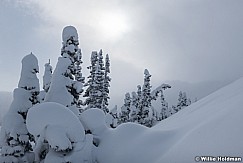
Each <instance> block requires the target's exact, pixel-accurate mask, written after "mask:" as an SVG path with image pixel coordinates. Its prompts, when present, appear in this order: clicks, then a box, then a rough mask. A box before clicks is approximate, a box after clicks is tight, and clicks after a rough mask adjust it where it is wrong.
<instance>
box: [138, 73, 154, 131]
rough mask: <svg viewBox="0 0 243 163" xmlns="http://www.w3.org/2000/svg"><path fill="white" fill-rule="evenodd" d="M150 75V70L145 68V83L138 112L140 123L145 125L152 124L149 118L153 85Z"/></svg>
mask: <svg viewBox="0 0 243 163" xmlns="http://www.w3.org/2000/svg"><path fill="white" fill-rule="evenodd" d="M150 77H151V75H150V74H149V71H148V70H147V69H145V70H144V83H143V88H142V94H141V106H140V108H139V112H138V121H139V123H140V124H143V125H145V126H150V124H149V123H150V122H149V120H148V114H149V109H150V107H151V100H152V96H151V87H152V86H151V85H150Z"/></svg>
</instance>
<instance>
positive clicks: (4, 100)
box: [0, 92, 13, 125]
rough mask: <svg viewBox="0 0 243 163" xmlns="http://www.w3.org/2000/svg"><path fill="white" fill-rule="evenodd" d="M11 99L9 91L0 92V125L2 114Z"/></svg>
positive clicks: (7, 107) (4, 112) (5, 111)
mask: <svg viewBox="0 0 243 163" xmlns="http://www.w3.org/2000/svg"><path fill="white" fill-rule="evenodd" d="M12 99H13V97H12V93H11V92H0V125H1V123H2V118H3V116H4V115H5V114H6V113H7V111H8V109H9V106H10V104H11V102H12Z"/></svg>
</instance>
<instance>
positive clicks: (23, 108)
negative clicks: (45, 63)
mask: <svg viewBox="0 0 243 163" xmlns="http://www.w3.org/2000/svg"><path fill="white" fill-rule="evenodd" d="M38 72H39V67H38V60H37V58H36V57H35V56H34V55H33V54H32V53H31V54H29V55H27V56H25V57H24V58H23V59H22V70H21V77H20V80H19V83H18V88H16V89H15V90H14V92H13V95H14V99H13V102H12V104H11V106H10V109H9V111H8V113H7V114H6V115H5V117H4V120H3V125H2V128H1V136H0V144H1V148H2V150H1V158H0V161H1V162H34V154H33V152H32V146H31V141H34V138H33V136H32V135H31V134H30V133H29V132H28V130H27V128H26V117H27V113H28V110H29V108H30V107H32V106H33V105H35V104H37V103H39V101H38V98H37V96H38V94H39V80H38V78H37V76H36V73H38Z"/></svg>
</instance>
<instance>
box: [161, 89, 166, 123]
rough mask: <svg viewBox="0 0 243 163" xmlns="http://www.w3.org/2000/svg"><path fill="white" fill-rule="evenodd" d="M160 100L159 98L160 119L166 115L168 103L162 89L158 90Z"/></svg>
mask: <svg viewBox="0 0 243 163" xmlns="http://www.w3.org/2000/svg"><path fill="white" fill-rule="evenodd" d="M160 100H161V112H160V114H161V116H160V117H161V120H163V119H166V118H167V117H168V103H167V102H166V101H165V98H164V94H163V91H161V92H160Z"/></svg>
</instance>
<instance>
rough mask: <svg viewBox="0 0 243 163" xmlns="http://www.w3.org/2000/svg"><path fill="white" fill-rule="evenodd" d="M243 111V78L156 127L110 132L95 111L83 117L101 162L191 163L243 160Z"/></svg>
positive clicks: (128, 126)
mask: <svg viewBox="0 0 243 163" xmlns="http://www.w3.org/2000/svg"><path fill="white" fill-rule="evenodd" d="M242 106H243V78H241V79H239V80H237V81H235V82H233V83H231V84H229V85H228V86H226V87H224V88H222V89H220V90H218V91H216V92H214V93H212V94H211V95H209V96H207V97H205V98H203V99H201V100H199V101H197V102H196V103H193V104H192V105H190V106H189V107H186V108H184V109H183V110H181V111H180V112H178V113H176V114H174V115H172V116H171V117H169V118H168V119H166V120H163V121H162V122H160V123H158V124H157V125H156V126H154V127H152V128H147V127H144V126H141V125H138V124H133V123H126V124H122V125H120V126H118V127H117V128H116V129H110V128H107V127H105V126H104V125H105V121H104V114H101V113H103V112H102V111H100V110H98V111H100V112H97V111H95V109H94V110H92V109H91V110H88V111H87V112H84V113H83V114H82V115H81V117H80V118H81V121H82V123H83V125H84V128H85V129H86V130H87V129H90V130H91V132H92V133H93V134H94V141H95V143H96V145H98V147H95V146H93V148H94V149H93V150H92V151H93V154H92V155H93V157H94V159H95V160H97V161H98V162H99V163H114V162H115V163H150V162H151V163H162V162H174V163H187V162H195V157H196V156H212V157H211V158H214V157H215V158H217V157H218V156H222V157H225V156H227V157H228V156H229V157H241V158H242V157H243V139H242V138H243V130H242V123H243V118H242V117H243V109H242ZM55 116H58V114H56V115H55ZM92 116H93V117H92ZM89 117H92V118H94V119H95V121H92V119H90V118H89ZM102 117H103V118H102ZM43 120H44V119H43ZM30 126H31V125H30ZM81 128H82V127H81ZM82 132H84V131H83V129H82ZM80 152H81V151H80ZM83 152H85V150H84V151H83ZM89 154H90V153H89ZM199 159H200V158H199ZM76 161H78V160H76ZM79 161H80V160H79Z"/></svg>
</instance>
